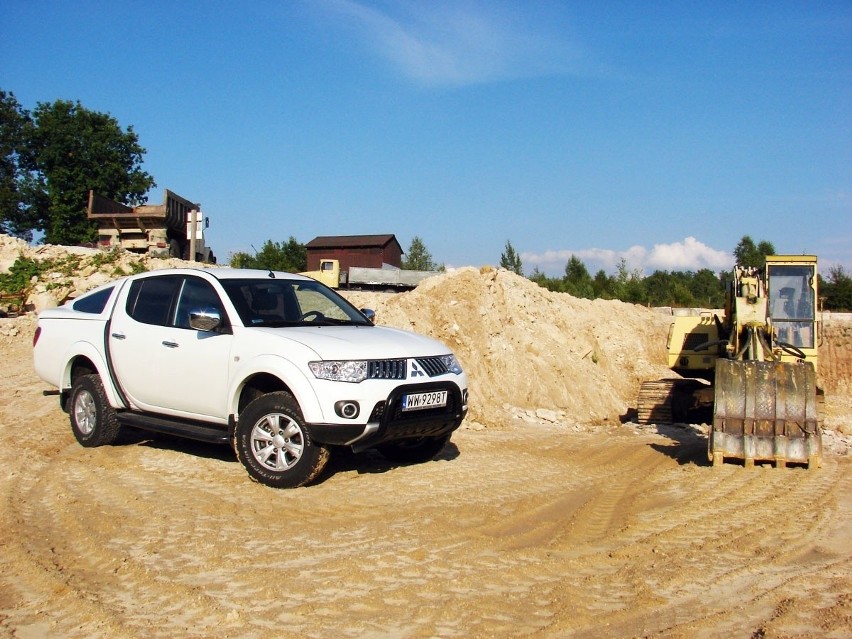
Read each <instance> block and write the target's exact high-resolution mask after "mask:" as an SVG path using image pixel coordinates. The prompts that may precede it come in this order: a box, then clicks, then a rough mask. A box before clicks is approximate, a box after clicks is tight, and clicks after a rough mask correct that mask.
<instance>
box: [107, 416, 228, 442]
mask: <svg viewBox="0 0 852 639" xmlns="http://www.w3.org/2000/svg"><path fill="white" fill-rule="evenodd" d="M116 417H118V421H119V422H120V423H121V425H122V426H131V427H133V428H139V429H141V430H150V431H154V432H156V433H164V434H166V435H175V436H177V437H185V438H187V439H194V440H196V441H200V442H207V443H208V444H229V443H230V438H229V437H228V430H227V429H226V428H223V427H221V426H216V425H213V424H207V423H205V422H191V421H188V420H181V419H174V418H168V417H163V416H162V415H151V414H148V413H132V412H128V411H125V412H121V413H118V414H117V415H116Z"/></svg>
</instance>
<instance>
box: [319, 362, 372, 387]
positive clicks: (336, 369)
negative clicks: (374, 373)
mask: <svg viewBox="0 0 852 639" xmlns="http://www.w3.org/2000/svg"><path fill="white" fill-rule="evenodd" d="M308 367H309V368H310V369H311V372H312V373H313V374H314V377H316V378H317V379H327V380H329V381H332V382H354V383H358V382H363V381H364V380H365V379H367V362H366V360H350V361H339V362H334V361H329V362H309V363H308Z"/></svg>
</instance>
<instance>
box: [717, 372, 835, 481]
mask: <svg viewBox="0 0 852 639" xmlns="http://www.w3.org/2000/svg"><path fill="white" fill-rule="evenodd" d="M715 389H716V399H715V408H714V414H713V428H712V429H711V431H710V441H709V445H708V457H709V458H710V461H712V462H713V465H714V466H715V465H717V464H721V463H722V462H723V461H724V458H726V457H733V458H736V459H743V460H745V465H746V466H752V465H753V464H754V462H755V460H770V461H774V462H776V465H777V466H784V465H785V464H786V463H787V462H797V463H805V464H808V467H809V468H816V467H818V466H819V465H820V463H821V460H822V432H821V429H820V424H819V421H818V409H817V388H816V372H815V371H814V367H813V365H812V364H811V363H810V362H799V363H787V362H758V361H737V360H728V359H720V360H718V361H717V362H716V381H715Z"/></svg>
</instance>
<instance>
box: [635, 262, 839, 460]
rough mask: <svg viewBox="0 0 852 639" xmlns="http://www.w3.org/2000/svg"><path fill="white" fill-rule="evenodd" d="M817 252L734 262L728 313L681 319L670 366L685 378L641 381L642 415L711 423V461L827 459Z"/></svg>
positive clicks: (672, 335)
mask: <svg viewBox="0 0 852 639" xmlns="http://www.w3.org/2000/svg"><path fill="white" fill-rule="evenodd" d="M817 299H818V298H817V258H816V256H814V255H770V256H767V257H766V263H765V265H764V267H763V268H762V269H760V268H748V267H739V266H738V267H735V269H734V274H733V278H732V280H731V281H730V282H729V283H728V287H727V291H726V294H725V309H724V315H723V317H721V318H720V317H719V316H718V315H717V314H715V313H713V312H705V313H701V314H700V315H692V316H682V317H681V316H677V317H675V318H674V322H673V323H672V324H671V326H670V327H669V335H668V341H667V347H668V358H669V361H668V365H669V368H671V369H672V370H673V371H674V372H675V373H677V374H678V375H680V377H678V378H674V379H664V380H657V381H649V382H645V383H643V384H642V386H641V388H640V390H639V398H638V402H637V412H638V421H639V422H640V423H646V424H659V423H672V422H695V421H699V422H707V423H711V427H710V433H709V438H708V440H709V441H708V450H707V454H708V458H709V459H710V461H712V462H713V465H714V466H718V465H721V464H722V463H723V462H724V460H725V459H742V460H744V464H745V466H746V467H749V466H753V465H754V463H755V461H766V460H768V461H773V462H775V464H776V466H778V467H783V466H785V465H786V464H787V462H794V463H801V464H806V465H807V466H808V468H818V467H819V466H820V464H821V461H822V403H823V399H824V396H823V393H822V390H821V389H819V388H817V385H816V369H817V348H818V342H819V340H820V334H821V332H820V323H819V320H818V319H817Z"/></svg>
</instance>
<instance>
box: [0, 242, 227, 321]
mask: <svg viewBox="0 0 852 639" xmlns="http://www.w3.org/2000/svg"><path fill="white" fill-rule="evenodd" d="M19 260H20V261H29V260H32V261H34V262H37V263H39V265H41V266H42V267H44V268H45V270H44V272H43V273H41V275H39V276H35V277H33V278H32V279H31V280H30V281H29V282H28V283H27V284H26V286H25V287H24V288H23V289H22V290H21V293H22V296H23V300H24V308H25V310H26V311H28V312H35V313H38V312H39V311H41V310H43V309H45V308H51V307H53V306H58V305H60V304H63V303H65V302H66V301H67V300H69V299H72V298H75V297H79V296H80V295H82V294H83V293H85V292H86V291H89V290H91V289H93V288H95V287H97V286H100V285H101V284H105V283H107V282H109V281H111V280H114V279H116V278H117V277H122V276H124V275H130V274H132V273H138V272H140V271H154V270H158V269H163V268H174V267H178V266H193V267H199V266H202V267H206V266H210V265H207V264H199V263H197V262H187V261H185V260H177V259H163V258H155V257H148V256H147V255H139V254H136V253H131V252H129V251H123V250H116V251H103V250H101V249H97V248H88V247H82V246H56V245H53V244H43V245H39V246H30V245H29V244H27V243H26V242H24V241H22V240H20V239H18V238H14V237H10V236H8V235H3V234H0V273H9V271H10V270H11V269H12V268H13V266H14V265H15V262H18V261H19ZM13 292H15V293H17V292H18V291H13ZM10 305H14V303H13V302H12V301H11V300H6V301H5V303H4V304H3V305H0V312H3V313H8V312H9V311H10ZM14 310H16V311H17V310H18V309H17V308H16V309H14Z"/></svg>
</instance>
